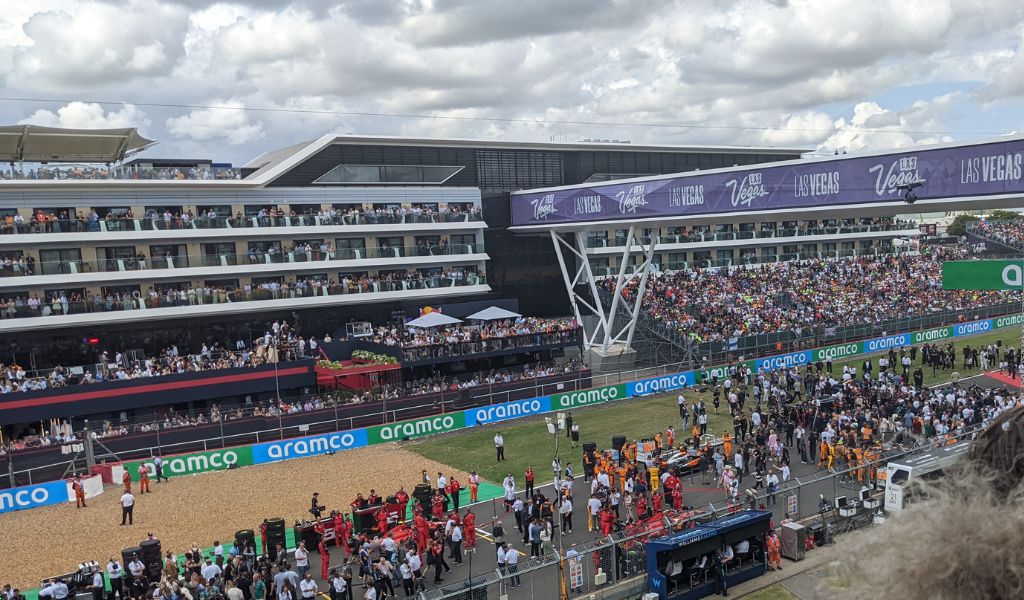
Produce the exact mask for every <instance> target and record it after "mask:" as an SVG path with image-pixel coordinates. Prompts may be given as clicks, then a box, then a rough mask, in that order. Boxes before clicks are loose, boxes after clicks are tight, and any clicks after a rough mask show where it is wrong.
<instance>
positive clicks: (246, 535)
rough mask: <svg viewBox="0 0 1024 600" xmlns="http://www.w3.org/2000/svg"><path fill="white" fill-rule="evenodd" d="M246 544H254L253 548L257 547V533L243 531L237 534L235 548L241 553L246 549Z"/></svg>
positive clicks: (250, 530)
mask: <svg viewBox="0 0 1024 600" xmlns="http://www.w3.org/2000/svg"><path fill="white" fill-rule="evenodd" d="M246 544H252V547H253V548H255V547H256V532H254V531H253V530H252V529H243V530H242V531H238V532H235V548H238V551H239V552H241V551H242V550H243V549H245V545H246Z"/></svg>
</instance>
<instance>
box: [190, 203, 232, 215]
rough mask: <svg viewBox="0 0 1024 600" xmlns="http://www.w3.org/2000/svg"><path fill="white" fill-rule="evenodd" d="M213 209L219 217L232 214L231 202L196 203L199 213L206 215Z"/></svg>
mask: <svg viewBox="0 0 1024 600" xmlns="http://www.w3.org/2000/svg"><path fill="white" fill-rule="evenodd" d="M211 210H212V211H213V212H214V214H216V215H217V216H218V217H230V216H231V205H230V204H199V205H196V211H197V212H198V215H197V216H199V215H205V214H207V213H209V212H210V211H211Z"/></svg>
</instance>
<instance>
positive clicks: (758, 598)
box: [743, 583, 800, 600]
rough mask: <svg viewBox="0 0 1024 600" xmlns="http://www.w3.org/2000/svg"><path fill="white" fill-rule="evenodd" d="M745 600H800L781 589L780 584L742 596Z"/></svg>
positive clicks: (791, 593)
mask: <svg viewBox="0 0 1024 600" xmlns="http://www.w3.org/2000/svg"><path fill="white" fill-rule="evenodd" d="M743 598H746V599H747V600H800V599H799V597H798V596H797V595H796V594H794V593H793V592H791V591H789V590H787V589H786V588H784V587H782V584H781V583H776V584H772V585H770V586H768V587H766V588H764V589H763V590H757V591H756V592H752V593H750V594H747V595H745V596H743Z"/></svg>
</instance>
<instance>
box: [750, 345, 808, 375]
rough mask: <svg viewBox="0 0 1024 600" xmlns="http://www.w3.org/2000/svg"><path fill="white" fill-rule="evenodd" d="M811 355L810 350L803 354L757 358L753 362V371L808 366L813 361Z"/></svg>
mask: <svg viewBox="0 0 1024 600" xmlns="http://www.w3.org/2000/svg"><path fill="white" fill-rule="evenodd" d="M813 354H814V353H813V352H811V351H810V350H804V351H803V352H792V353H790V354H780V355H779V356H769V357H767V358H758V359H755V360H754V371H760V370H761V369H764V370H765V371H771V370H773V369H788V368H790V367H802V366H804V365H809V364H811V362H812V361H813V360H814V356H813Z"/></svg>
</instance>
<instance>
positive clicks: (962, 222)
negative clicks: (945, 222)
mask: <svg viewBox="0 0 1024 600" xmlns="http://www.w3.org/2000/svg"><path fill="white" fill-rule="evenodd" d="M978 221H979V219H978V217H976V216H974V215H957V216H956V217H954V218H953V222H952V223H950V224H949V227H946V233H948V234H949V235H952V236H955V237H962V236H965V235H967V224H968V223H977V222H978Z"/></svg>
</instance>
